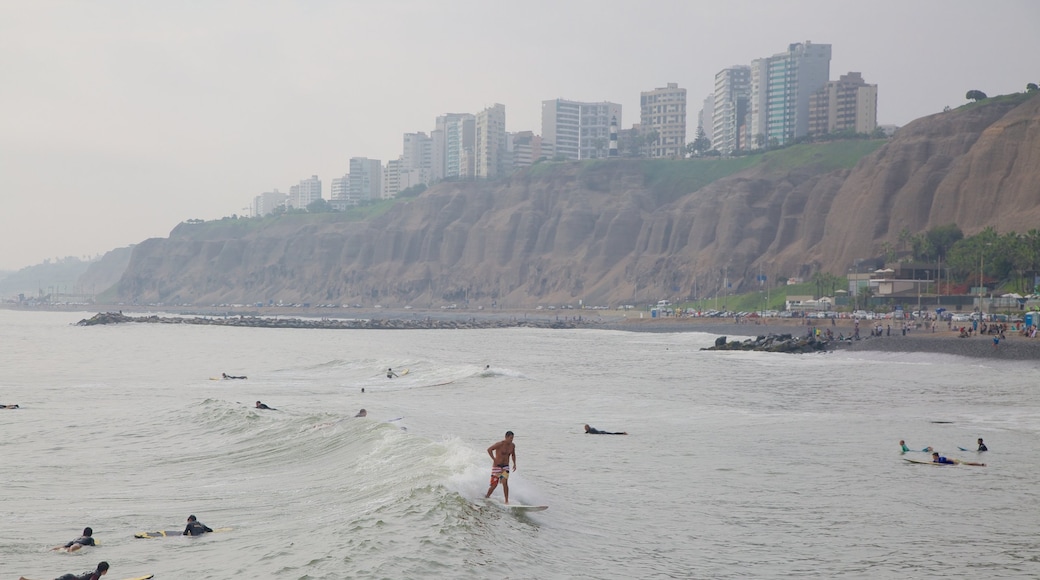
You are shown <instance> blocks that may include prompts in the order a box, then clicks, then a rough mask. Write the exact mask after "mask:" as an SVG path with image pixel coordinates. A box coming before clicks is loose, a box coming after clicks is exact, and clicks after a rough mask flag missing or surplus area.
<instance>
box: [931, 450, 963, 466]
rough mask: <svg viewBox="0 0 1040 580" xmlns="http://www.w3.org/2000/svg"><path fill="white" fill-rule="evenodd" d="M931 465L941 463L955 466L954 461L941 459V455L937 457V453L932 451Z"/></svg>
mask: <svg viewBox="0 0 1040 580" xmlns="http://www.w3.org/2000/svg"><path fill="white" fill-rule="evenodd" d="M932 463H942V464H945V465H956V464H957V462H956V461H954V460H952V459H947V458H945V457H943V456H942V455H939V452H938V451H933V452H932Z"/></svg>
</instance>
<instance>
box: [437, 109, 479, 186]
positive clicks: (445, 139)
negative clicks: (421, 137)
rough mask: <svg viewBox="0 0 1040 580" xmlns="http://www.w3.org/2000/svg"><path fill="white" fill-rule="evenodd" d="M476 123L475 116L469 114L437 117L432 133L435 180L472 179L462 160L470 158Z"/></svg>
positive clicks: (469, 170) (451, 114)
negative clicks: (435, 126)
mask: <svg viewBox="0 0 1040 580" xmlns="http://www.w3.org/2000/svg"><path fill="white" fill-rule="evenodd" d="M476 123H477V117H476V115H472V114H470V113H448V114H447V115H442V116H440V117H437V128H436V130H434V131H433V133H432V136H433V151H432V156H433V158H434V161H435V164H436V165H435V167H436V169H435V170H434V176H433V178H434V179H435V180H436V179H452V178H458V177H472V175H473V171H472V169H471V168H467V166H466V163H464V162H463V158H464V157H466V156H469V157H470V158H472V152H473V146H474V144H475V142H476ZM467 152H468V153H467ZM438 174H439V175H438Z"/></svg>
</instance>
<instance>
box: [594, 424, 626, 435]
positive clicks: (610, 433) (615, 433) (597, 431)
mask: <svg viewBox="0 0 1040 580" xmlns="http://www.w3.org/2000/svg"><path fill="white" fill-rule="evenodd" d="M585 432H586V433H588V434H589V435H628V431H618V432H614V431H600V430H599V429H597V428H595V427H589V426H588V425H585Z"/></svg>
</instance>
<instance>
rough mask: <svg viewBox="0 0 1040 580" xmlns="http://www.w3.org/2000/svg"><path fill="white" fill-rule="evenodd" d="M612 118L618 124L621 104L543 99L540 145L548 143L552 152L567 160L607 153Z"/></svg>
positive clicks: (599, 155)
mask: <svg viewBox="0 0 1040 580" xmlns="http://www.w3.org/2000/svg"><path fill="white" fill-rule="evenodd" d="M612 118H613V119H616V121H617V124H618V125H621V105H619V104H617V103H610V102H607V101H603V102H599V103H584V102H579V101H568V100H564V99H553V100H551V101H542V143H543V146H545V147H551V148H552V151H553V155H554V156H556V157H562V158H564V159H569V160H579V159H597V158H601V157H606V156H607V154H608V152H609V147H610V122H611V119H612Z"/></svg>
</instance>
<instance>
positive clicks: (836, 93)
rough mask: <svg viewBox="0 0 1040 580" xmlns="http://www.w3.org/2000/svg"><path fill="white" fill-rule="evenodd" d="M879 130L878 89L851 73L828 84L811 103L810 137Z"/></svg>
mask: <svg viewBox="0 0 1040 580" xmlns="http://www.w3.org/2000/svg"><path fill="white" fill-rule="evenodd" d="M875 128H877V85H868V84H867V83H866V81H864V80H863V75H861V74H860V73H858V72H850V73H849V74H846V75H841V78H840V79H839V80H836V81H828V82H827V84H825V85H823V88H821V89H820V90H818V91H816V92H815V93H813V95H812V97H811V98H810V99H809V134H810V135H822V134H824V133H839V132H842V131H852V132H854V133H871V132H873V131H874V129H875Z"/></svg>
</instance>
